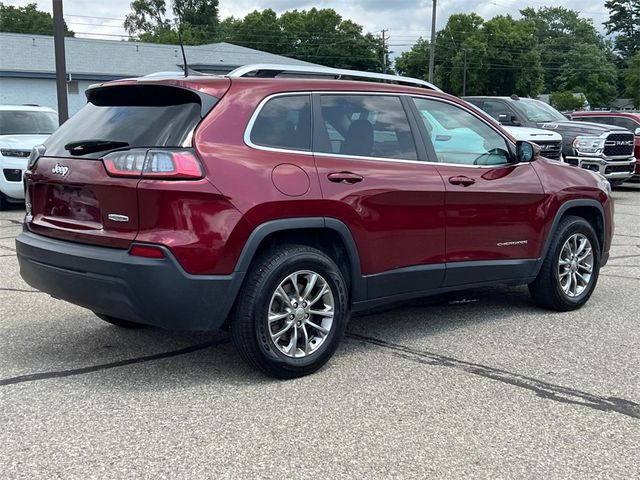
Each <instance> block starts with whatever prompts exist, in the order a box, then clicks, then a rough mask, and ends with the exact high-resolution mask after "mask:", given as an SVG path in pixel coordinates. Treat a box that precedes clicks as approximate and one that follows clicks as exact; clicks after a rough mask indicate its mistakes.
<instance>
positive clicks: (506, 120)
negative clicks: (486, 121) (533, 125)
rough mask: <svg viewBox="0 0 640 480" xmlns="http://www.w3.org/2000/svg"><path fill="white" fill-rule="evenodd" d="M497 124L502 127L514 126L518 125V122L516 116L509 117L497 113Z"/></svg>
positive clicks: (508, 115)
mask: <svg viewBox="0 0 640 480" xmlns="http://www.w3.org/2000/svg"><path fill="white" fill-rule="evenodd" d="M498 122H500V123H501V124H503V125H515V126H518V125H520V122H519V121H518V119H517V118H516V116H515V115H510V114H508V113H499V114H498Z"/></svg>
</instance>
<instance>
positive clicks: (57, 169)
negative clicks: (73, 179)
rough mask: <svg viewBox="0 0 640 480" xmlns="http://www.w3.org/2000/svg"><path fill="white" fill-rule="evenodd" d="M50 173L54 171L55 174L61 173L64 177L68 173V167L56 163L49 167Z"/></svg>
mask: <svg viewBox="0 0 640 480" xmlns="http://www.w3.org/2000/svg"><path fill="white" fill-rule="evenodd" d="M51 173H54V174H55V175H62V176H63V177H64V176H65V175H66V174H67V173H69V167H67V166H65V165H60V164H59V163H56V166H55V167H53V168H52V169H51Z"/></svg>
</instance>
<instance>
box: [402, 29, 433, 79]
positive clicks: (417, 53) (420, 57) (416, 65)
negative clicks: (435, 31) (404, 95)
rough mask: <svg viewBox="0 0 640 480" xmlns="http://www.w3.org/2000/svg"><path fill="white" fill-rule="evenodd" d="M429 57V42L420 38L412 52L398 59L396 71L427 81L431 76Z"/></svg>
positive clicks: (405, 53)
mask: <svg viewBox="0 0 640 480" xmlns="http://www.w3.org/2000/svg"><path fill="white" fill-rule="evenodd" d="M429 55H430V52H429V41H428V40H425V39H423V38H422V37H420V38H419V39H418V41H417V42H416V43H415V44H414V45H413V46H412V47H411V50H408V51H406V52H402V53H401V54H400V55H398V56H397V57H396V61H395V66H396V70H397V71H398V73H399V74H400V75H406V76H407V77H414V78H423V79H426V78H427V77H428V75H429Z"/></svg>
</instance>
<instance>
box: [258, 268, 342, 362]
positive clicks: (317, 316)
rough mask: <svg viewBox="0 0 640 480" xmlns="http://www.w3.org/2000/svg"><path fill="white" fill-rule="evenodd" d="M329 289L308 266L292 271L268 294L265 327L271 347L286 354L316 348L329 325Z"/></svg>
mask: <svg viewBox="0 0 640 480" xmlns="http://www.w3.org/2000/svg"><path fill="white" fill-rule="evenodd" d="M334 307H335V303H334V298H333V292H332V291H331V287H329V284H328V283H327V281H326V280H325V279H324V278H323V277H322V275H320V274H318V273H316V272H312V271H311V270H300V271H297V272H294V273H292V274H291V275H289V276H288V277H287V278H285V279H284V280H282V282H280V285H278V287H277V288H276V291H275V292H274V294H273V295H272V296H271V302H270V303H269V313H268V319H267V323H268V329H269V335H270V336H271V341H272V342H273V344H274V345H275V347H276V348H277V349H278V350H279V351H280V352H282V353H283V354H285V355H286V356H288V357H293V358H302V357H306V356H308V355H311V354H312V353H313V352H315V351H317V350H318V348H320V346H321V345H322V344H323V343H324V341H325V340H326V339H327V336H328V335H329V332H330V331H331V327H332V325H333V315H334V313H335V309H334Z"/></svg>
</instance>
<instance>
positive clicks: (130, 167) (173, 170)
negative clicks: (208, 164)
mask: <svg viewBox="0 0 640 480" xmlns="http://www.w3.org/2000/svg"><path fill="white" fill-rule="evenodd" d="M102 163H104V167H105V168H106V169H107V173H108V174H109V175H111V176H112V177H138V178H157V179H160V180H197V179H200V178H202V177H203V172H202V165H201V164H200V161H199V160H198V157H196V156H195V154H194V153H193V152H191V151H190V150H141V149H138V150H136V149H134V150H122V151H119V152H112V153H109V154H108V155H105V156H104V157H103V158H102Z"/></svg>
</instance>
